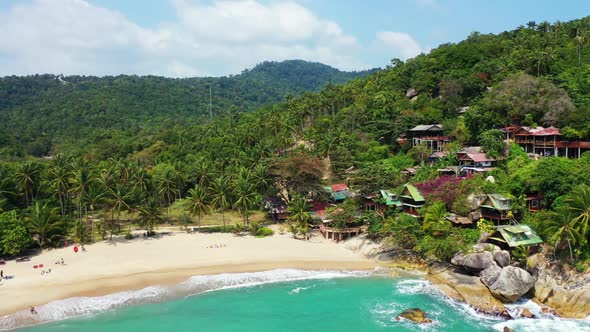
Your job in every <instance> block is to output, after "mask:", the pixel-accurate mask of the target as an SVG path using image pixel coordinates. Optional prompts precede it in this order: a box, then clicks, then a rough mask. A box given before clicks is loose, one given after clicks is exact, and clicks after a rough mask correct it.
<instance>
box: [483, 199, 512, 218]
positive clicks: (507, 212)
mask: <svg viewBox="0 0 590 332" xmlns="http://www.w3.org/2000/svg"><path fill="white" fill-rule="evenodd" d="M482 198H483V199H482V200H481V201H480V202H481V203H479V210H480V214H481V218H484V219H488V220H492V221H495V222H496V224H497V225H500V224H506V223H508V222H509V221H510V220H511V219H512V218H513V216H512V199H511V198H508V197H506V196H504V195H500V194H487V195H485V196H483V197H482Z"/></svg>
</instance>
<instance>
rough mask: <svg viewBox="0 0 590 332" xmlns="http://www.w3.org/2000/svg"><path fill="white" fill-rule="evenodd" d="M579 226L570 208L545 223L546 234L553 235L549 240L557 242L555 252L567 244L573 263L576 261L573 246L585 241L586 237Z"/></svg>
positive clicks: (555, 213) (561, 210)
mask: <svg viewBox="0 0 590 332" xmlns="http://www.w3.org/2000/svg"><path fill="white" fill-rule="evenodd" d="M578 226H579V225H578V224H577V218H576V217H575V216H574V214H573V211H572V210H570V209H568V208H561V209H559V210H558V211H557V212H554V213H553V214H552V216H551V218H549V219H548V220H546V222H545V233H546V234H551V236H550V238H549V240H550V241H552V242H555V250H557V249H558V248H563V247H564V246H565V244H566V243H567V245H568V247H569V252H570V259H571V260H572V261H573V259H574V257H573V252H572V245H574V246H575V245H577V244H580V243H581V242H583V241H584V235H583V233H582V232H580V229H579V227H578Z"/></svg>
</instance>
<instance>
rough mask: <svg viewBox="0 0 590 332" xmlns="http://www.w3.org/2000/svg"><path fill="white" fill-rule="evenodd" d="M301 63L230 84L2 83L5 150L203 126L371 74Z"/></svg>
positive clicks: (269, 65)
mask: <svg viewBox="0 0 590 332" xmlns="http://www.w3.org/2000/svg"><path fill="white" fill-rule="evenodd" d="M369 72H370V71H365V72H342V71H340V70H338V69H335V68H332V67H329V66H326V65H323V64H320V63H311V62H306V61H301V60H290V61H283V62H264V63H262V64H259V65H257V66H256V67H254V68H252V69H250V70H245V71H243V72H242V73H241V74H239V75H235V76H229V77H219V78H217V77H207V78H185V79H173V78H165V77H157V76H146V77H139V76H127V75H121V76H115V77H92V76H68V77H64V76H55V75H35V76H27V77H15V76H11V77H4V78H0V123H1V125H0V144H1V145H2V146H3V148H4V149H3V151H4V153H5V154H13V155H14V154H16V155H22V154H23V153H28V154H32V155H37V156H40V155H43V154H47V153H49V152H50V150H51V148H52V147H54V146H55V145H59V144H60V143H59V142H61V141H62V140H64V139H65V140H71V139H81V141H79V143H81V145H84V142H85V141H86V140H90V141H92V140H94V139H95V138H96V137H97V135H98V136H100V135H109V133H110V131H111V130H122V131H132V132H136V131H137V130H138V129H139V128H156V127H160V125H161V124H162V122H166V126H169V125H171V124H187V123H199V122H202V121H203V119H204V118H208V117H209V115H210V112H209V92H210V90H209V88H211V102H212V103H211V105H212V112H211V113H213V115H214V116H218V115H223V114H232V113H239V112H245V111H252V110H254V109H256V108H258V107H260V106H262V105H264V104H268V103H276V102H279V101H282V100H284V98H285V97H286V96H288V95H298V94H300V93H301V92H302V91H317V90H319V89H320V88H322V87H323V86H325V85H326V84H328V83H333V84H341V83H345V82H347V81H349V80H351V79H353V78H356V77H360V76H363V75H366V74H367V73H369Z"/></svg>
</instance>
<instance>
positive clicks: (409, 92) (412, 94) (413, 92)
mask: <svg viewBox="0 0 590 332" xmlns="http://www.w3.org/2000/svg"><path fill="white" fill-rule="evenodd" d="M417 95H418V91H416V89H414V88H409V89H408V90H406V97H408V98H413V97H416V96H417Z"/></svg>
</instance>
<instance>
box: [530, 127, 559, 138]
mask: <svg viewBox="0 0 590 332" xmlns="http://www.w3.org/2000/svg"><path fill="white" fill-rule="evenodd" d="M538 128H543V127H538ZM533 135H534V136H561V133H560V132H559V128H555V127H549V128H543V129H541V130H538V131H536V132H534V133H533Z"/></svg>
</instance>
